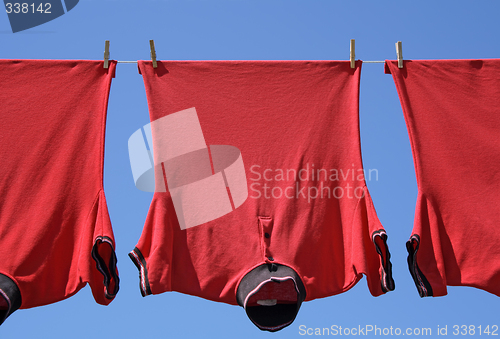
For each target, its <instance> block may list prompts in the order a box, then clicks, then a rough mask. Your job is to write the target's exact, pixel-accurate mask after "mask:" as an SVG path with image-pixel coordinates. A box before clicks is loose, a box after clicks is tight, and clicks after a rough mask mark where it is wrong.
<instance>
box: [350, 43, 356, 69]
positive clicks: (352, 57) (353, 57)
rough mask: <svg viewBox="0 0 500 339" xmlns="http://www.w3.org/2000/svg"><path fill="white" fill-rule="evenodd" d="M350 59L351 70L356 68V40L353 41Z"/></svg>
mask: <svg viewBox="0 0 500 339" xmlns="http://www.w3.org/2000/svg"><path fill="white" fill-rule="evenodd" d="M350 52H351V53H350V57H349V59H350V60H351V68H356V60H354V59H355V58H356V53H355V52H354V39H351V50H350Z"/></svg>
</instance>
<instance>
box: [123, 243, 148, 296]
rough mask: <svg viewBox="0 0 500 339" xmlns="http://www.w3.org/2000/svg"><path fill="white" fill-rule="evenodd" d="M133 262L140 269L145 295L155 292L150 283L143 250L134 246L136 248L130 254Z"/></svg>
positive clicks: (141, 286) (143, 293)
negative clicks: (152, 290)
mask: <svg viewBox="0 0 500 339" xmlns="http://www.w3.org/2000/svg"><path fill="white" fill-rule="evenodd" d="M128 256H129V257H130V259H131V260H132V262H133V263H134V264H135V266H136V267H137V269H138V270H139V279H140V288H141V294H142V296H143V297H145V296H147V295H150V294H153V292H151V286H150V285H149V278H148V269H147V266H146V260H145V259H144V256H143V255H142V253H141V251H140V250H139V249H138V248H137V247H134V250H133V251H132V252H130V253H129V254H128Z"/></svg>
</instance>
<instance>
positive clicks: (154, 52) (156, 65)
mask: <svg viewBox="0 0 500 339" xmlns="http://www.w3.org/2000/svg"><path fill="white" fill-rule="evenodd" d="M149 47H150V48H151V60H152V61H153V68H156V67H158V63H157V62H156V51H155V41H154V40H149Z"/></svg>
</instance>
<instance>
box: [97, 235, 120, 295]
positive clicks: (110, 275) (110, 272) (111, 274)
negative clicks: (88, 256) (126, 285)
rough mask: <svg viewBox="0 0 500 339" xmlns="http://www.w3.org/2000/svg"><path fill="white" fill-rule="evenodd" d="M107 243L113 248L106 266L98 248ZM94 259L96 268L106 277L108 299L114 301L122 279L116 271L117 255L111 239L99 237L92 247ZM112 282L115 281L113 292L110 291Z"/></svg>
mask: <svg viewBox="0 0 500 339" xmlns="http://www.w3.org/2000/svg"><path fill="white" fill-rule="evenodd" d="M103 242H104V243H107V244H109V246H111V256H110V258H109V262H108V263H107V264H106V262H105V261H104V258H102V257H101V256H100V255H99V251H98V247H99V246H100V245H101V244H102V243H103ZM92 258H93V259H94V260H95V262H96V268H97V269H98V270H99V272H101V274H102V275H103V276H104V281H103V283H104V288H105V290H104V293H105V296H106V298H107V299H113V298H114V297H115V296H116V294H117V293H118V289H119V285H120V278H119V277H118V271H117V269H116V262H117V259H116V254H115V251H114V249H113V241H112V240H111V239H110V238H109V237H97V238H96V240H95V242H94V246H93V247H92ZM111 280H114V281H115V284H114V289H113V291H110V290H109V287H110V283H111Z"/></svg>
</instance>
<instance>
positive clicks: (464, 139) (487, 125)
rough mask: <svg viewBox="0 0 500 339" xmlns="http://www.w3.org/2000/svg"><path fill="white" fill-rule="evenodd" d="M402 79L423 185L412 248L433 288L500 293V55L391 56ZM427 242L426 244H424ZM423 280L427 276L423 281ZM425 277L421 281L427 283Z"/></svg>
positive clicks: (392, 68) (438, 292) (391, 68)
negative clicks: (486, 57) (401, 62)
mask: <svg viewBox="0 0 500 339" xmlns="http://www.w3.org/2000/svg"><path fill="white" fill-rule="evenodd" d="M386 71H387V72H390V73H391V74H392V76H393V78H394V81H395V83H396V88H397V91H398V94H399V98H400V100H401V104H402V107H403V112H404V115H405V119H406V123H407V126H408V131H409V135H410V141H411V146H412V150H413V156H414V162H415V170H416V177H417V183H418V197H417V207H416V212H415V223H414V227H413V233H412V234H413V235H417V236H418V237H413V238H412V241H411V243H410V244H409V246H410V250H411V251H413V252H414V250H415V248H416V246H417V245H419V248H418V251H417V253H416V264H417V265H418V268H419V269H420V270H421V274H417V276H416V278H417V281H419V279H420V280H422V278H423V277H425V279H427V280H428V282H429V284H430V285H431V287H432V293H428V292H429V291H427V290H428V288H425V286H424V291H423V293H422V296H426V295H433V296H442V295H445V294H447V289H446V286H447V285H450V286H451V285H453V286H459V285H464V286H473V287H477V288H480V289H483V290H486V291H488V292H491V293H494V294H496V295H498V296H500V247H499V246H498V242H499V240H500V208H499V207H498V206H499V203H498V191H499V189H500V172H499V171H498V166H499V164H500V138H499V136H500V105H499V102H500V60H439V61H438V60H422V61H421V60H418V61H405V63H404V68H402V69H399V68H398V67H397V63H396V62H395V61H386ZM418 238H419V239H420V242H419V241H418ZM422 281H423V280H422ZM422 281H420V282H419V283H418V284H417V287H418V285H419V284H422Z"/></svg>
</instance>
